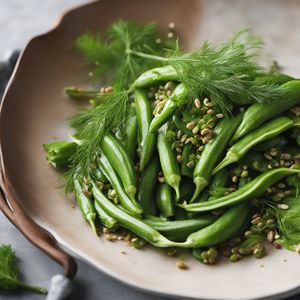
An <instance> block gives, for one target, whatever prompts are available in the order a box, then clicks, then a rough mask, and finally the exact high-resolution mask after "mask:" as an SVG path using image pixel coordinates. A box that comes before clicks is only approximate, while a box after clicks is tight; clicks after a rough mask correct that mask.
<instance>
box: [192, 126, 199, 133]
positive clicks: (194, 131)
mask: <svg viewBox="0 0 300 300" xmlns="http://www.w3.org/2000/svg"><path fill="white" fill-rule="evenodd" d="M199 130H200V129H199V127H198V126H196V127H195V128H194V129H193V130H192V132H193V134H197V133H198V132H199Z"/></svg>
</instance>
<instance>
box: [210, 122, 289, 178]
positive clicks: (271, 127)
mask: <svg viewBox="0 0 300 300" xmlns="http://www.w3.org/2000/svg"><path fill="white" fill-rule="evenodd" d="M293 124H294V122H293V121H292V120H291V119H289V118H287V117H278V118H276V119H274V120H271V121H269V122H267V123H266V124H264V125H262V126H261V127H259V128H257V129H255V130H253V131H252V132H250V133H249V134H247V135H246V136H244V137H243V138H242V139H240V140H239V141H238V142H237V143H236V144H234V145H233V146H231V147H230V148H229V149H228V151H227V153H226V156H225V158H224V159H223V160H222V161H221V162H220V163H219V164H218V165H217V166H216V167H215V169H214V171H213V173H216V172H218V171H220V170H221V169H222V168H224V167H225V166H227V165H229V164H232V163H234V162H237V161H239V160H240V159H241V158H242V157H243V156H244V155H245V154H246V153H247V152H248V151H249V150H250V149H251V148H253V147H254V146H255V145H257V144H259V143H261V142H263V141H266V140H268V139H271V138H273V137H274V136H276V135H278V134H280V133H282V132H284V131H286V130H288V129H289V128H291V127H292V126H293Z"/></svg>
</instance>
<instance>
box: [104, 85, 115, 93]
mask: <svg viewBox="0 0 300 300" xmlns="http://www.w3.org/2000/svg"><path fill="white" fill-rule="evenodd" d="M112 91H113V88H112V87H111V86H108V87H106V88H105V90H104V92H105V93H111V92H112Z"/></svg>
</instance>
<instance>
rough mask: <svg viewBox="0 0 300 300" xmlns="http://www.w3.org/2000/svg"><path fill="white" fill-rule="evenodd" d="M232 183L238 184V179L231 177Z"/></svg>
mask: <svg viewBox="0 0 300 300" xmlns="http://www.w3.org/2000/svg"><path fill="white" fill-rule="evenodd" d="M232 182H233V183H237V182H238V177H237V176H236V175H235V176H233V177H232Z"/></svg>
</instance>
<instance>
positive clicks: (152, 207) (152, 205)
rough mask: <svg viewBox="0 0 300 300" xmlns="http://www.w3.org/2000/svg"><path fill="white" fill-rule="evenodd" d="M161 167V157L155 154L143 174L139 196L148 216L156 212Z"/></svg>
mask: <svg viewBox="0 0 300 300" xmlns="http://www.w3.org/2000/svg"><path fill="white" fill-rule="evenodd" d="M159 168H160V165H159V159H158V157H156V156H155V157H153V159H152V160H151V164H147V166H146V168H145V169H144V171H143V172H142V175H141V181H140V183H139V188H138V194H137V196H138V201H139V203H140V205H141V206H142V208H143V211H144V214H145V215H146V216H147V215H154V214H155V213H156V202H155V189H156V186H157V176H158V171H159Z"/></svg>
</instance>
